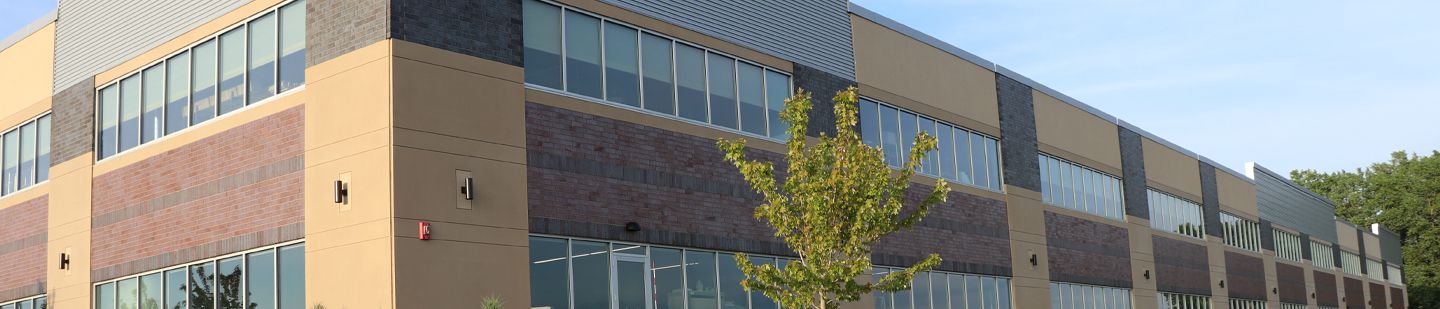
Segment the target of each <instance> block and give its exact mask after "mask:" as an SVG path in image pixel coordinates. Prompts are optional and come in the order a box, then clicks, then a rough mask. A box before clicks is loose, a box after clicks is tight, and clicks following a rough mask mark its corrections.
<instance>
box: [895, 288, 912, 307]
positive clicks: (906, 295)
mask: <svg viewBox="0 0 1440 309" xmlns="http://www.w3.org/2000/svg"><path fill="white" fill-rule="evenodd" d="M913 294H914V293H912V292H911V291H910V290H903V291H897V292H895V296H894V297H895V309H912V308H915V302H914V298H912V295H913Z"/></svg>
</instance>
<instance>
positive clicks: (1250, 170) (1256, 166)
mask: <svg viewBox="0 0 1440 309" xmlns="http://www.w3.org/2000/svg"><path fill="white" fill-rule="evenodd" d="M1245 169H1246V172H1247V174H1249V175H1250V179H1252V180H1253V179H1255V176H1256V175H1255V172H1260V173H1265V174H1268V175H1270V177H1273V178H1275V179H1279V180H1280V181H1281V182H1284V183H1285V184H1286V185H1288V186H1290V188H1291V189H1295V190H1297V191H1300V192H1305V195H1309V196H1310V197H1311V198H1314V199H1315V200H1317V201H1320V202H1322V203H1325V205H1330V208H1331V209H1334V208H1335V202H1334V201H1331V200H1330V199H1329V198H1326V197H1325V196H1322V195H1320V194H1319V193H1315V192H1313V191H1310V189H1306V188H1305V187H1303V186H1300V184H1297V183H1295V182H1294V181H1290V178H1287V177H1285V176H1282V175H1280V174H1279V173H1276V172H1275V171H1271V170H1270V169H1268V168H1265V167H1264V166H1260V163H1255V162H1245ZM1336 220H1339V221H1345V220H1344V219H1339V218H1336ZM1345 223H1346V224H1349V222H1348V221H1346V222H1345ZM1350 226H1355V225H1354V224H1350Z"/></svg>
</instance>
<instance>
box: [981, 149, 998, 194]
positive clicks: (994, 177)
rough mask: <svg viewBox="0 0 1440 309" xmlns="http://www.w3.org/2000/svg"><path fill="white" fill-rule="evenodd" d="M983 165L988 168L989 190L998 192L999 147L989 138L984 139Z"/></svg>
mask: <svg viewBox="0 0 1440 309" xmlns="http://www.w3.org/2000/svg"><path fill="white" fill-rule="evenodd" d="M985 164H986V165H988V166H990V170H989V173H990V176H989V179H990V189H994V190H1000V184H1001V181H1000V147H999V145H996V143H995V140H993V139H989V138H986V139H985Z"/></svg>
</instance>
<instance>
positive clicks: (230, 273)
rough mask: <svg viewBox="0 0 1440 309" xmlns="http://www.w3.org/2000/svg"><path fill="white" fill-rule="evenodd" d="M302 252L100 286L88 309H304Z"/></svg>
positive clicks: (258, 255)
mask: <svg viewBox="0 0 1440 309" xmlns="http://www.w3.org/2000/svg"><path fill="white" fill-rule="evenodd" d="M304 251H305V244H303V243H298V244H288V245H282V246H280V247H269V248H263V249H259V250H252V251H251V252H247V253H241V254H236V255H232V256H227V257H221V258H220V259H219V260H218V263H217V260H208V261H200V262H195V263H191V264H190V265H182V266H176V267H172V268H168V269H163V270H159V271H153V272H148V273H143V274H139V275H136V276H131V277H126V278H120V279H116V280H113V281H109V282H104V283H99V284H96V285H95V298H94V299H95V304H94V307H93V308H96V309H101V308H104V309H134V308H161V307H162V306H163V308H187V305H189V306H188V308H191V309H198V308H246V309H274V308H281V309H290V308H295V309H304V308H305V307H304V305H305V304H304V298H305V294H304V293H305V274H304V273H305V268H304V267H305V256H304ZM217 266H218V268H217ZM37 304H38V303H37ZM277 304H279V305H278V306H277ZM36 308H43V307H36Z"/></svg>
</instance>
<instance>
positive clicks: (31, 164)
mask: <svg viewBox="0 0 1440 309" xmlns="http://www.w3.org/2000/svg"><path fill="white" fill-rule="evenodd" d="M33 184H35V123H34V122H31V123H26V124H25V125H22V126H20V189H24V188H26V187H29V186H30V185H33Z"/></svg>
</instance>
